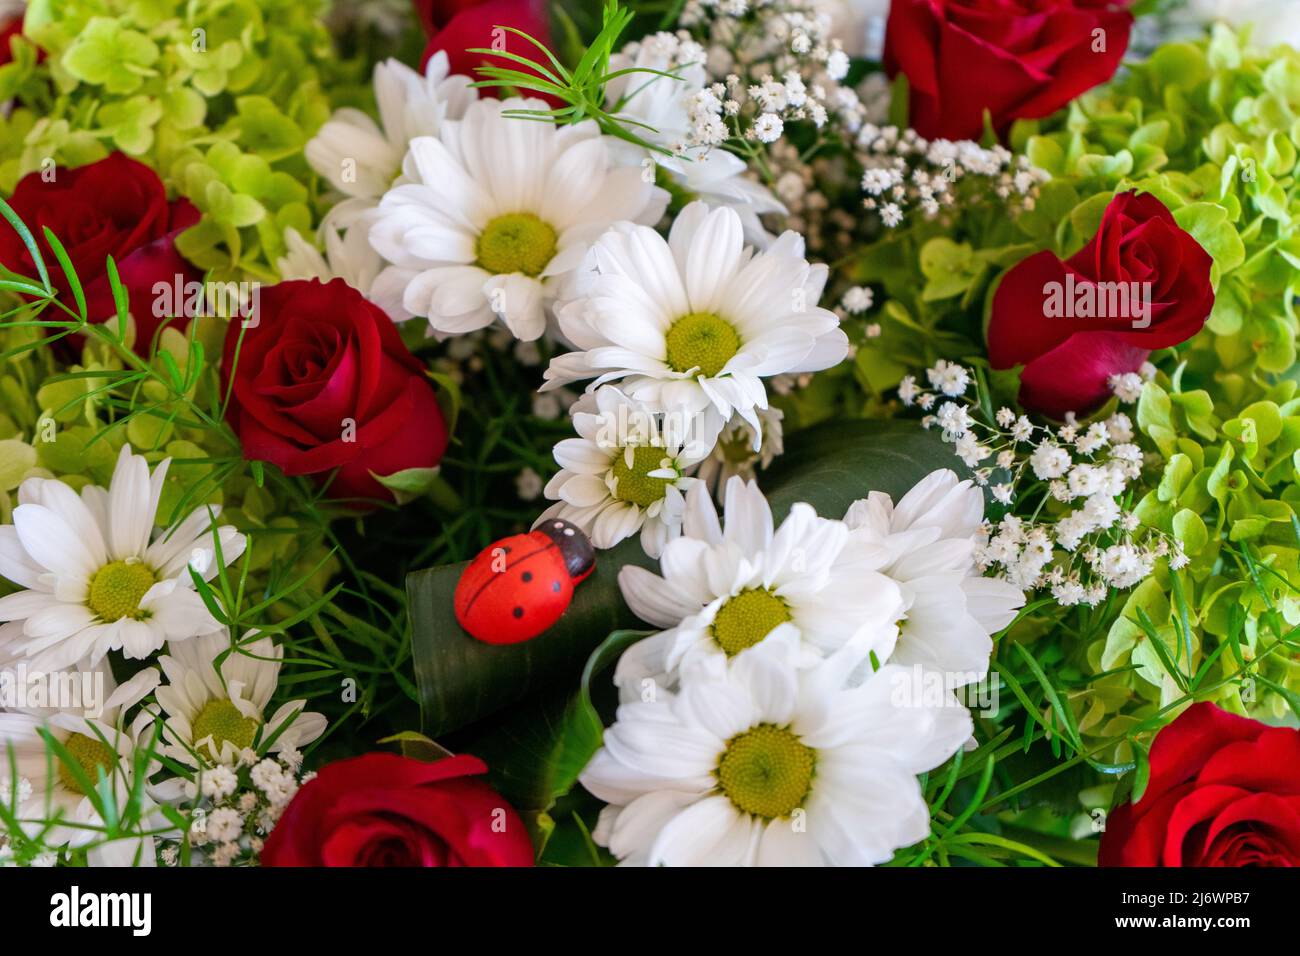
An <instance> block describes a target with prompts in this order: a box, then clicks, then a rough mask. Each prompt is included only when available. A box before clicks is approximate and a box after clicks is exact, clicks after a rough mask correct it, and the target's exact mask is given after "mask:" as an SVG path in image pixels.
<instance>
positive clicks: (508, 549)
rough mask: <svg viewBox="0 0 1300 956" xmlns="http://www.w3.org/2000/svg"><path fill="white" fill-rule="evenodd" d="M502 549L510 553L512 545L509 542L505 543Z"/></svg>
mask: <svg viewBox="0 0 1300 956" xmlns="http://www.w3.org/2000/svg"><path fill="white" fill-rule="evenodd" d="M501 550H502V551H503V552H504V553H506V554H509V553H510V545H508V544H507V545H504V546H503V547H502V548H501Z"/></svg>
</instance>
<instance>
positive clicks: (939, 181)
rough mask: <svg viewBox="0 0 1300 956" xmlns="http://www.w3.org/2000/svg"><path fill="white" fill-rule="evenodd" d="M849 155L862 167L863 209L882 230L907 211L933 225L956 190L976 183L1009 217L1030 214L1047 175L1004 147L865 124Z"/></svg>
mask: <svg viewBox="0 0 1300 956" xmlns="http://www.w3.org/2000/svg"><path fill="white" fill-rule="evenodd" d="M855 153H856V155H857V158H858V162H860V163H861V164H862V168H863V174H862V191H863V192H864V193H865V194H866V198H864V199H863V201H862V205H863V208H865V209H867V210H869V211H871V212H874V213H876V214H877V215H878V216H879V217H880V221H881V222H882V223H883V224H884V225H885V226H886V227H887V228H890V229H892V228H894V227H896V226H898V225H900V224H902V223H903V222H904V220H905V219H906V217H907V215H908V214H909V213H911V212H913V211H915V212H917V213H919V214H920V215H922V216H924V217H925V218H927V219H933V218H934V217H935V216H938V215H939V213H940V212H941V211H942V210H943V209H944V207H947V206H953V205H955V204H956V203H957V202H958V199H959V185H960V183H962V182H963V181H967V180H971V179H974V178H979V179H982V180H984V181H985V182H986V183H988V184H989V186H990V187H991V191H992V192H993V193H994V194H995V195H996V196H997V198H998V199H1000V200H1002V201H1003V202H1004V203H1006V204H1007V206H1008V207H1009V208H1010V209H1011V210H1012V211H1013V212H1014V211H1018V210H1023V211H1029V210H1032V209H1033V208H1034V204H1035V202H1036V200H1037V197H1038V188H1039V186H1040V185H1041V184H1042V183H1044V182H1046V181H1047V180H1048V178H1049V177H1048V174H1047V173H1046V172H1044V171H1043V170H1041V169H1038V168H1036V167H1035V166H1034V165H1033V164H1031V163H1030V162H1029V160H1028V159H1027V158H1026V157H1024V156H1017V155H1016V154H1014V153H1012V152H1011V151H1010V150H1008V149H1007V148H1006V147H1004V146H1000V145H994V146H993V147H991V148H989V149H985V148H984V147H982V146H980V145H979V144H978V143H975V142H971V141H970V140H962V141H959V142H953V141H951V140H946V139H936V140H927V139H924V138H923V137H921V136H918V135H917V134H916V132H915V131H914V130H910V129H904V130H900V129H899V128H898V127H896V126H876V125H875V124H872V123H867V124H865V125H863V126H862V128H861V129H860V130H858V133H857V137H856V140H855Z"/></svg>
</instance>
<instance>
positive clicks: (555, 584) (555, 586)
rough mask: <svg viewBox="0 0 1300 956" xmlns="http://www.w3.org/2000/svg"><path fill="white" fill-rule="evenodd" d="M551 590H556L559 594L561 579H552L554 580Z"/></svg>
mask: <svg viewBox="0 0 1300 956" xmlns="http://www.w3.org/2000/svg"><path fill="white" fill-rule="evenodd" d="M551 590H552V591H554V592H555V593H556V594H559V593H560V582H559V581H552V582H551Z"/></svg>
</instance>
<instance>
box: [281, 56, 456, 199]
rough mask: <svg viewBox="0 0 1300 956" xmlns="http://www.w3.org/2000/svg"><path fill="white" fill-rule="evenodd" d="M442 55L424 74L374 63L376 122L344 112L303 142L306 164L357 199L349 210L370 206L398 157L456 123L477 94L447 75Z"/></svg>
mask: <svg viewBox="0 0 1300 956" xmlns="http://www.w3.org/2000/svg"><path fill="white" fill-rule="evenodd" d="M450 70H451V66H450V63H449V62H448V59H447V54H446V53H444V52H441V51H440V52H438V53H436V54H434V55H433V56H432V57H430V58H429V62H428V63H427V64H426V65H425V68H424V75H423V76H422V75H420V74H419V73H417V72H416V71H415V70H412V69H411V68H410V67H409V66H406V65H405V64H404V63H401V62H399V61H397V60H385V61H384V62H382V63H377V64H375V73H374V84H375V104H376V106H378V108H379V122H378V123H376V122H375V121H374V120H373V119H371V118H370V117H369V116H367V115H366V114H365V113H363V112H361V110H358V109H352V108H351V107H347V108H344V109H340V110H336V111H335V113H334V115H333V116H332V117H331V118H330V119H329V121H328V122H326V123H325V125H324V126H322V127H321V128H320V132H318V133H317V134H316V135H315V136H313V137H312V138H311V140H310V141H309V142H308V143H307V147H306V151H305V152H306V156H307V162H308V163H310V164H311V167H312V168H313V169H314V170H316V172H318V173H320V174H321V175H322V176H324V177H325V178H326V179H327V180H329V182H330V184H331V185H332V186H333V187H334V188H335V189H337V190H338V191H339V192H341V193H343V194H344V195H346V196H349V197H351V198H352V199H353V200H361V202H359V203H355V202H354V203H350V204H348V208H349V209H362V208H365V207H368V206H374V205H375V203H376V202H378V201H379V198H380V197H381V196H383V194H384V193H385V192H387V191H388V189H389V187H391V186H392V185H393V180H394V179H396V178H397V176H398V174H399V173H400V172H401V171H402V158H403V157H404V156H406V150H407V147H408V145H409V144H410V142H411V140H412V139H414V138H415V137H417V136H436V135H437V134H438V131H439V130H440V129H441V128H442V125H443V124H444V123H445V122H447V121H448V120H456V119H460V118H461V117H462V116H464V115H465V111H466V110H467V109H468V108H469V105H470V104H471V103H473V102H474V101H475V100H476V99H477V97H478V92H477V91H476V90H475V89H473V88H472V87H471V86H470V84H471V83H472V82H474V81H473V79H472V78H471V77H468V76H460V75H449V74H450Z"/></svg>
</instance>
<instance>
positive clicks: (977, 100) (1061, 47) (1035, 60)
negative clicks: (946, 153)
mask: <svg viewBox="0 0 1300 956" xmlns="http://www.w3.org/2000/svg"><path fill="white" fill-rule="evenodd" d="M1125 6H1127V3H1126V2H1117V0H894V2H893V4H892V5H891V7H890V10H889V22H888V24H887V25H886V27H885V57H884V65H885V70H886V71H887V72H888V74H889V76H890V77H891V78H892V77H894V76H896V75H898V74H899V73H902V74H903V75H904V76H906V77H907V83H908V95H909V97H910V104H911V110H910V115H909V123H910V125H911V126H912V128H913V129H915V130H916V131H917V132H918V133H920V134H921V135H922V136H924V137H926V138H927V139H954V140H955V139H974V140H978V139H979V138H980V137H981V135H982V134H983V132H984V111H985V110H987V111H988V112H989V113H990V115H991V116H992V119H993V127H994V129H995V130H997V132H998V133H999V134H1001V133H1004V132H1005V131H1006V129H1007V127H1009V126H1010V125H1011V123H1012V122H1013V121H1015V120H1018V119H1038V118H1040V117H1043V116H1049V115H1051V114H1052V113H1055V112H1056V111H1057V110H1058V109H1060V108H1061V107H1063V106H1065V105H1066V104H1068V103H1069V102H1070V101H1071V100H1073V99H1074V98H1075V97H1076V96H1078V95H1079V94H1080V93H1083V92H1084V91H1086V90H1090V89H1092V88H1093V87H1094V86H1097V85H1098V84H1099V83H1104V82H1106V81H1107V80H1109V79H1110V78H1111V76H1113V75H1114V73H1115V70H1116V69H1118V68H1119V64H1120V60H1121V59H1123V56H1124V51H1125V50H1126V49H1127V48H1128V37H1129V31H1130V30H1131V29H1132V27H1133V17H1132V15H1131V14H1130V13H1129V12H1128V11H1127V10H1125V9H1124V8H1125Z"/></svg>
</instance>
